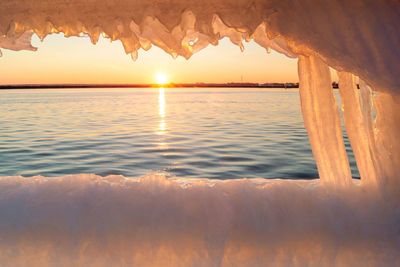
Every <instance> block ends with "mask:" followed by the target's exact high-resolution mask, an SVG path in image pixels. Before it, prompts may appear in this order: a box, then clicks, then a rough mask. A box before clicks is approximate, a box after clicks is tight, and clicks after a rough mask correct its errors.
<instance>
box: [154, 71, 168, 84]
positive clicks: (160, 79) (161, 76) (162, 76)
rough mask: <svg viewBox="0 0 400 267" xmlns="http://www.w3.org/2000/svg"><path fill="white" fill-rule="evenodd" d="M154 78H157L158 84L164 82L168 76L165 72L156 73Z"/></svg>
mask: <svg viewBox="0 0 400 267" xmlns="http://www.w3.org/2000/svg"><path fill="white" fill-rule="evenodd" d="M156 80H157V83H158V84H166V83H167V81H168V78H167V75H166V74H165V73H157V76H156Z"/></svg>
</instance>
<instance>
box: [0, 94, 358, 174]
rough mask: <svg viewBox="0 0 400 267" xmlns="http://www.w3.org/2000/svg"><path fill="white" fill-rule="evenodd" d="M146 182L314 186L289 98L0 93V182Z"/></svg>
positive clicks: (295, 106) (294, 103) (294, 99)
mask: <svg viewBox="0 0 400 267" xmlns="http://www.w3.org/2000/svg"><path fill="white" fill-rule="evenodd" d="M345 142H346V147H347V148H348V150H350V149H349V144H348V141H347V138H346V140H345ZM348 152H349V156H350V161H351V165H352V170H353V175H354V176H355V177H359V176H358V173H357V171H356V170H355V163H354V157H353V155H352V153H351V151H348ZM154 172H164V173H166V174H167V175H170V176H178V177H198V178H216V179H233V178H243V177H247V178H253V177H263V178H291V179H293V178H316V177H318V173H317V169H316V166H315V162H314V159H313V156H312V152H311V148H310V145H309V142H308V137H307V134H306V131H305V129H304V125H303V119H302V116H301V111H300V103H299V95H298V91H297V90H280V89H273V90H271V89H231V88H229V89H228V88H227V89H225V88H224V89H220V88H219V89H214V88H211V89H210V88H206V89H184V88H181V89H172V88H166V89H162V88H161V89H159V88H143V89H63V90H60V89H54V90H49V89H48V90H3V91H0V175H1V176H4V175H23V176H33V175H43V176H61V175H66V174H77V173H95V174H99V175H109V174H122V175H124V176H127V177H138V176H142V175H146V174H149V173H154Z"/></svg>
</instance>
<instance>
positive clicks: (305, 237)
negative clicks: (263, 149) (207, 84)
mask: <svg viewBox="0 0 400 267" xmlns="http://www.w3.org/2000/svg"><path fill="white" fill-rule="evenodd" d="M0 14H1V16H0V47H2V48H5V49H14V50H20V49H31V50H32V49H34V48H33V47H32V46H31V45H30V42H29V40H30V37H31V35H32V34H33V33H35V34H37V35H38V36H39V37H40V38H42V39H43V38H45V36H46V35H48V34H51V33H56V32H63V33H64V34H65V36H82V35H85V34H87V35H89V36H90V39H91V41H92V42H93V43H96V42H97V40H98V38H99V35H100V34H102V35H104V36H106V37H108V38H110V39H111V40H120V41H121V42H122V44H123V46H124V49H125V52H126V53H129V54H131V55H132V58H133V59H135V58H136V57H137V55H138V54H137V51H138V50H139V49H141V48H142V49H144V50H148V49H149V48H150V47H151V46H152V45H156V46H159V47H161V48H162V49H163V50H165V51H166V52H167V53H169V54H171V55H172V56H174V57H176V56H183V57H185V58H189V57H190V56H191V55H192V54H193V53H195V52H196V51H198V50H200V49H202V48H204V47H206V46H207V45H209V44H213V45H216V44H217V43H218V40H219V39H220V38H223V37H228V38H229V39H230V40H231V41H232V43H234V44H236V45H238V46H240V47H243V46H242V42H243V41H247V40H250V39H254V40H255V41H256V42H257V43H258V44H260V45H261V46H263V47H265V48H266V49H267V51H268V50H270V49H271V48H272V49H274V50H276V51H278V52H280V53H283V54H285V55H287V56H289V57H298V58H299V78H300V81H301V86H300V95H301V101H302V110H303V116H304V121H305V125H306V128H307V131H308V133H309V136H310V143H311V146H312V150H313V153H314V156H315V158H316V162H317V165H318V170H319V173H320V178H321V185H319V183H317V184H315V185H314V184H313V182H310V183H301V182H295V181H285V182H282V181H274V182H267V181H264V180H257V181H256V182H255V181H247V180H243V181H229V182H221V183H217V182H215V181H214V182H212V183H215V184H214V185H213V186H210V185H209V183H211V181H204V180H198V181H195V182H193V183H191V184H180V183H183V180H175V181H167V180H165V179H162V178H155V177H153V178H151V177H150V178H149V177H148V178H146V179H145V178H142V179H140V180H138V181H136V180H133V181H131V180H126V179H124V178H118V177H111V178H107V179H102V178H100V177H95V176H84V175H82V176H70V177H63V178H57V179H48V178H43V177H36V178H30V179H24V178H20V177H3V178H1V179H0V181H1V187H0V191H1V194H0V214H2V216H1V217H0V246H1V247H2V249H1V252H0V263H2V264H3V265H19V266H23V265H26V264H27V263H28V262H29V263H30V264H31V263H32V262H33V261H34V262H37V265H41V266H45V265H48V266H52V265H54V264H55V263H56V262H63V263H65V265H71V266H72V265H76V264H81V265H85V264H87V263H89V262H90V263H91V264H92V263H93V265H106V266H108V265H110V263H117V264H120V265H131V264H135V263H136V265H153V266H157V265H161V264H162V265H163V266H168V265H171V266H178V265H182V266H188V265H189V266H190V265H196V266H197V265H201V266H220V265H225V266H232V265H242V266H258V265H259V266H264V265H265V263H266V262H267V263H269V264H271V265H276V266H279V265H281V266H285V265H297V266H301V265H313V266H320V265H329V264H333V265H343V266H350V265H369V266H381V265H393V266H395V265H399V264H400V259H399V258H400V255H399V252H398V251H400V247H399V244H400V234H399V233H400V229H399V225H400V224H399V219H400V218H399V214H400V212H399V208H398V202H399V198H400V179H399V173H400V141H399V133H400V91H399V90H400V2H399V1H397V0H379V1H376V0H352V1H343V0H302V1H299V0H279V1H278V0H237V1H232V0H202V1H198V0H196V1H194V0H173V1H167V0H151V1H148V0H118V1H117V0H107V1H103V0H85V1H83V0H57V1H48V0H35V1H34V0H20V1H14V0H4V1H1V2H0ZM328 67H332V68H334V69H336V70H337V71H339V78H340V81H339V83H340V94H341V96H342V108H343V114H344V124H345V127H346V131H347V133H348V136H349V139H350V141H351V145H352V147H353V150H354V153H355V157H356V161H357V166H358V168H359V171H360V175H361V184H360V185H354V182H353V181H352V179H351V174H350V171H349V166H348V159H347V156H346V154H345V150H344V145H343V137H342V134H341V130H340V129H341V128H340V127H341V125H340V119H339V113H338V108H337V104H336V101H335V98H334V95H333V93H332V90H331V87H330V84H331V77H330V74H329V68H328ZM358 80H359V81H360V82H359V84H360V90H358V89H357V85H356V81H358ZM375 115H376V118H375ZM227 178H229V177H227ZM260 183H261V184H260ZM315 183H316V182H315Z"/></svg>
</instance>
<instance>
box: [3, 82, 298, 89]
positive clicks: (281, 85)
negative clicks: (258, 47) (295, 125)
mask: <svg viewBox="0 0 400 267" xmlns="http://www.w3.org/2000/svg"><path fill="white" fill-rule="evenodd" d="M158 87H164V88H286V89H295V88H299V84H298V83H262V84H260V83H168V84H163V85H159V84H8V85H0V90H8V89H69V88H71V89H73V88H158Z"/></svg>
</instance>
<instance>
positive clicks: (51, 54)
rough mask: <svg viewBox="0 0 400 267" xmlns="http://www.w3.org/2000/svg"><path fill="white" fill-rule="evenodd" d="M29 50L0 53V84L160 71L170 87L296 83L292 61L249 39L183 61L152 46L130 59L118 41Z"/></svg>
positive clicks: (126, 78) (47, 42) (123, 79)
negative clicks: (169, 83) (202, 83)
mask: <svg viewBox="0 0 400 267" xmlns="http://www.w3.org/2000/svg"><path fill="white" fill-rule="evenodd" d="M32 43H33V45H34V46H35V47H38V50H37V51H36V52H33V51H19V52H15V51H10V50H6V49H2V52H3V56H2V57H1V58H0V84H57V83H60V84H68V83H69V84H85V83H139V84H140V83H155V82H156V76H157V73H164V74H165V75H166V76H167V77H168V82H174V83H195V82H206V83H226V82H241V81H243V82H256V83H265V82H298V77H297V59H290V58H288V57H286V56H284V55H282V54H279V53H277V52H274V51H272V52H271V53H270V54H268V53H267V52H266V50H265V49H264V48H262V47H260V46H259V45H257V44H256V43H254V42H253V41H251V42H249V43H246V42H245V43H244V45H245V50H244V52H241V51H240V48H239V47H237V46H235V45H233V44H232V43H231V42H230V41H229V40H228V39H222V40H221V41H220V42H219V45H218V46H212V45H210V46H208V47H207V48H205V49H203V50H201V51H199V52H197V53H196V54H195V55H193V56H192V57H191V58H190V59H189V60H186V59H184V58H182V57H178V58H177V59H173V58H172V57H171V56H170V55H168V54H167V53H165V52H164V51H162V50H161V49H160V48H158V47H154V46H153V47H152V48H151V49H150V50H149V51H144V50H140V51H139V58H138V59H137V60H136V61H133V60H132V59H131V57H130V55H126V54H125V52H124V50H123V47H122V44H121V43H120V42H119V41H115V42H110V40H109V39H104V38H102V37H101V38H100V40H99V42H98V43H97V44H96V45H93V44H92V43H91V42H90V39H89V38H87V37H79V38H78V37H69V38H65V37H64V36H63V35H61V34H53V35H50V36H47V37H46V38H45V39H44V41H43V42H41V41H40V40H39V38H38V37H37V36H36V35H34V36H33V38H32Z"/></svg>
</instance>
